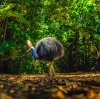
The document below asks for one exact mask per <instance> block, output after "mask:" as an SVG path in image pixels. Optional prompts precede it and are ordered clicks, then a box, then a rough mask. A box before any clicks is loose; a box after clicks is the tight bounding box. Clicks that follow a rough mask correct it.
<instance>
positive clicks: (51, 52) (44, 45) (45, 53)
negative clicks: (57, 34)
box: [27, 37, 64, 76]
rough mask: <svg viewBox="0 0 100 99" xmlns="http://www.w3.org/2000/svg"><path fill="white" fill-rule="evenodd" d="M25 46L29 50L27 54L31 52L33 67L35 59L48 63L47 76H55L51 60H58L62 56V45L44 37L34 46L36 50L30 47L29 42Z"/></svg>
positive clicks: (55, 40) (53, 39)
mask: <svg viewBox="0 0 100 99" xmlns="http://www.w3.org/2000/svg"><path fill="white" fill-rule="evenodd" d="M27 45H28V48H29V49H28V50H27V52H31V54H32V57H33V59H34V67H36V60H37V59H39V60H44V61H48V62H49V64H50V67H49V75H50V76H51V75H55V71H54V68H53V60H54V59H57V58H60V57H62V56H63V55H64V47H63V45H62V44H61V43H60V42H59V41H58V40H57V39H55V38H52V37H46V38H43V39H41V40H40V41H39V42H38V43H37V44H36V48H34V47H33V46H32V43H31V41H30V40H27Z"/></svg>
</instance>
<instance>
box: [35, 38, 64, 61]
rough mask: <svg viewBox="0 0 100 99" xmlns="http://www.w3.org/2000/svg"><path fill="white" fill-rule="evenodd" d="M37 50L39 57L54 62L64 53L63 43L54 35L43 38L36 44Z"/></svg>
mask: <svg viewBox="0 0 100 99" xmlns="http://www.w3.org/2000/svg"><path fill="white" fill-rule="evenodd" d="M36 52H37V54H38V56H39V59H41V60H45V61H49V62H52V61H53V60H54V59H55V58H59V57H61V56H63V54H64V48H63V46H62V44H61V43H60V42H59V41H58V40H56V39H55V38H52V37H47V38H44V39H41V40H40V41H39V42H38V43H37V45H36Z"/></svg>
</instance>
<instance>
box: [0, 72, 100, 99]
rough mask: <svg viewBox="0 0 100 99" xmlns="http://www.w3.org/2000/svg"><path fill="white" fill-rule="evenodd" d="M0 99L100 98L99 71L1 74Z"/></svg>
mask: <svg viewBox="0 0 100 99" xmlns="http://www.w3.org/2000/svg"><path fill="white" fill-rule="evenodd" d="M0 99H100V73H67V74H57V75H56V76H55V77H53V78H49V77H48V76H46V75H31V74H29V75H9V74H6V75H5V74H1V75H0Z"/></svg>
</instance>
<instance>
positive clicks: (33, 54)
mask: <svg viewBox="0 0 100 99" xmlns="http://www.w3.org/2000/svg"><path fill="white" fill-rule="evenodd" d="M31 50H32V56H33V58H34V60H36V59H37V58H38V57H39V56H38V55H37V53H36V49H35V48H34V47H31Z"/></svg>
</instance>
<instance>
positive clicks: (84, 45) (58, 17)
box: [0, 0, 100, 73]
mask: <svg viewBox="0 0 100 99" xmlns="http://www.w3.org/2000/svg"><path fill="white" fill-rule="evenodd" d="M99 4H100V1H99V0H66V1H65V0H60V1H57V0H51V1H50V0H41V1H39V0H36V1H34V0H25V1H22V0H8V1H7V2H6V1H3V3H2V4H1V5H0V57H1V58H0V64H2V66H1V67H3V69H5V68H7V70H8V72H9V73H43V72H47V68H48V65H46V63H44V62H42V61H37V69H36V70H34V69H33V62H32V57H31V55H27V54H26V50H27V45H26V40H27V39H30V40H31V41H32V42H33V45H34V46H35V44H36V42H38V41H39V40H40V39H42V38H44V37H47V36H52V37H55V38H57V39H58V40H59V41H61V43H62V44H63V45H64V48H65V55H64V57H62V58H61V59H58V60H56V61H55V62H54V66H55V69H56V71H57V72H69V71H78V70H82V71H83V70H87V71H89V70H91V68H92V67H93V66H94V65H96V63H98V59H99V53H100V7H99ZM6 63H7V64H6ZM99 65H100V64H99V63H98V66H99ZM98 66H97V65H96V66H95V68H96V69H97V68H98Z"/></svg>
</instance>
